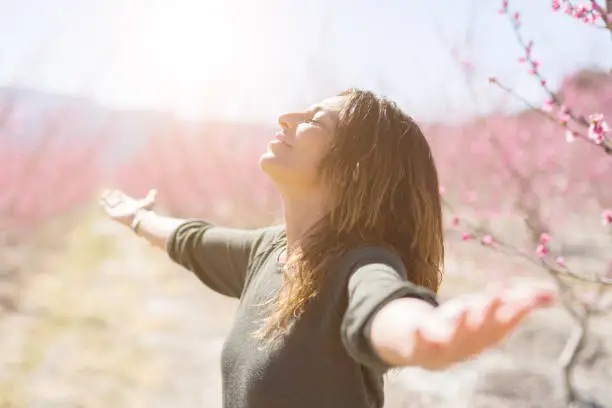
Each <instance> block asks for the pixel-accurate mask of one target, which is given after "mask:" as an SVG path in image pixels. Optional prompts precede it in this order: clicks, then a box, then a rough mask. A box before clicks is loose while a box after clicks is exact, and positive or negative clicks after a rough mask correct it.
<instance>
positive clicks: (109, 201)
mask: <svg viewBox="0 0 612 408" xmlns="http://www.w3.org/2000/svg"><path fill="white" fill-rule="evenodd" d="M121 194H122V193H121V192H120V191H119V190H110V189H106V190H104V191H103V192H102V194H101V196H100V204H102V205H104V206H106V207H110V208H113V207H115V206H116V205H117V204H119V203H120V202H121V198H122V197H121Z"/></svg>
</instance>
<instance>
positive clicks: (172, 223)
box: [100, 190, 186, 250]
mask: <svg viewBox="0 0 612 408" xmlns="http://www.w3.org/2000/svg"><path fill="white" fill-rule="evenodd" d="M155 196H156V191H155V190H151V191H149V194H147V196H146V197H144V198H142V199H136V198H132V197H130V196H128V195H126V194H124V193H123V192H121V191H119V190H106V191H104V192H103V194H102V197H101V198H100V204H101V205H102V207H103V209H104V211H105V212H106V214H107V215H108V216H109V217H110V218H111V219H112V220H113V221H116V222H118V223H119V224H122V225H125V226H126V227H130V228H132V230H133V231H134V232H135V233H136V234H137V235H138V236H140V237H143V238H144V239H146V240H147V241H149V243H151V245H154V246H156V247H158V248H161V249H164V250H165V249H166V242H167V241H168V238H169V237H170V236H171V235H172V233H173V232H174V231H175V230H176V229H177V228H178V226H179V225H181V224H183V223H184V222H185V221H186V220H184V219H180V218H171V217H164V216H162V215H158V214H156V213H155V212H153V210H152V209H153V206H154V205H155Z"/></svg>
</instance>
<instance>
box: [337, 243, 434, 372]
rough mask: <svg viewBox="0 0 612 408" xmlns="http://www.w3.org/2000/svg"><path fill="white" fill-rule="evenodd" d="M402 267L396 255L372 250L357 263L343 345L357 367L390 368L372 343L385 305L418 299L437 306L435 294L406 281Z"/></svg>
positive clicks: (353, 271)
mask: <svg viewBox="0 0 612 408" xmlns="http://www.w3.org/2000/svg"><path fill="white" fill-rule="evenodd" d="M405 276H406V274H405V271H404V266H403V263H402V262H401V259H400V258H399V257H398V256H396V255H395V254H393V253H391V252H389V251H386V250H383V249H370V250H368V251H367V252H364V254H363V256H362V257H361V258H360V260H359V261H358V262H356V263H353V264H352V271H351V274H350V277H349V279H348V288H347V289H348V304H347V308H346V311H345V314H344V317H343V319H342V324H341V336H342V342H343V344H344V346H345V348H346V350H347V352H348V354H349V355H350V356H351V357H353V358H354V359H355V360H356V361H357V362H358V363H360V364H362V365H364V366H367V367H369V368H372V369H375V370H377V371H380V372H385V371H387V369H389V368H391V367H389V366H388V365H387V364H386V363H385V362H384V361H383V360H382V359H381V358H380V357H379V356H378V355H377V354H376V352H375V351H374V349H373V348H372V345H371V342H370V325H371V322H372V318H373V317H374V315H375V314H376V312H378V311H379V310H380V309H381V308H382V307H383V306H384V305H385V304H387V303H389V302H390V301H392V300H394V299H398V298H406V297H411V298H419V299H422V300H423V301H425V302H428V303H430V304H431V305H433V306H438V302H437V300H436V296H435V294H434V293H433V292H432V291H430V290H429V289H427V288H424V287H421V286H417V285H415V284H414V283H412V282H410V281H408V280H407V279H406V277H405Z"/></svg>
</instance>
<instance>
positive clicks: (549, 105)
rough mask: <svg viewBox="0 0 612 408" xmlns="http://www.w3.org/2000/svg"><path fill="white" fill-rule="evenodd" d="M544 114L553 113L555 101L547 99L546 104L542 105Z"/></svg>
mask: <svg viewBox="0 0 612 408" xmlns="http://www.w3.org/2000/svg"><path fill="white" fill-rule="evenodd" d="M541 109H542V110H543V111H544V112H552V110H553V101H552V99H547V100H545V101H544V103H543V104H542V108H541Z"/></svg>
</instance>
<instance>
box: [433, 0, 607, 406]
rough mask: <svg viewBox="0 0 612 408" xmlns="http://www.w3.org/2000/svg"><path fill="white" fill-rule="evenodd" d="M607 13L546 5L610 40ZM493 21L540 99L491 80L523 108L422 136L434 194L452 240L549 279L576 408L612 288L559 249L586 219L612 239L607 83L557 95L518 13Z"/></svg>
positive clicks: (571, 85)
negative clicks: (584, 362)
mask: <svg viewBox="0 0 612 408" xmlns="http://www.w3.org/2000/svg"><path fill="white" fill-rule="evenodd" d="M607 3H608V4H606V5H605V6H604V5H600V4H598V3H597V2H596V1H590V2H587V3H581V4H574V3H572V2H570V1H562V0H553V1H552V11H553V12H565V13H566V14H568V16H570V17H572V18H575V19H577V20H579V21H580V22H582V23H584V24H589V25H591V26H593V27H595V28H598V29H602V30H605V31H607V32H608V34H612V24H611V21H610V14H609V13H608V12H609V11H610V10H612V4H610V3H612V2H611V1H608V2H607ZM606 10H607V11H608V12H606ZM499 13H500V14H501V15H502V16H507V17H508V19H509V21H510V24H511V27H512V29H513V31H514V33H515V35H516V39H517V41H518V42H519V44H520V45H521V46H522V48H523V50H524V54H523V55H521V56H520V57H519V58H518V64H519V65H520V66H522V67H526V69H527V72H528V74H529V75H531V76H532V77H533V78H534V80H536V81H538V83H539V85H540V86H541V87H542V89H543V91H544V93H545V94H546V96H547V97H546V100H545V102H544V103H543V105H542V106H540V107H536V106H533V105H532V104H530V103H529V102H528V101H527V100H526V99H525V98H523V97H522V96H521V95H519V94H517V93H516V92H515V91H514V90H513V89H511V88H510V87H508V86H506V85H505V84H504V83H502V82H501V81H500V80H499V79H497V78H495V77H491V78H490V79H489V82H490V83H492V84H494V85H496V86H497V87H499V88H500V89H502V90H503V91H505V92H507V93H508V94H510V95H512V96H513V97H515V98H518V99H519V100H521V101H523V102H524V103H525V105H526V106H527V108H528V110H526V111H524V112H522V113H521V114H519V115H516V116H504V115H492V116H489V117H487V118H483V119H479V120H476V121H474V122H471V123H468V124H465V125H462V126H460V127H459V128H455V129H454V130H455V132H458V134H459V136H458V137H455V138H443V137H442V136H440V137H435V136H436V133H440V134H442V133H443V132H445V131H447V129H444V128H442V127H432V129H429V131H430V134H431V135H433V136H434V137H433V138H432V140H433V143H434V150H435V151H436V154H437V156H438V157H437V159H438V163H439V166H440V172H441V178H442V180H443V182H444V187H442V188H441V193H442V194H443V197H444V199H445V204H446V207H447V210H448V213H449V215H450V217H449V218H450V221H449V227H448V229H449V236H453V235H454V236H457V237H458V238H459V239H461V240H463V241H476V242H478V243H479V244H480V245H482V246H483V247H485V248H490V249H493V250H496V251H498V252H499V253H501V254H505V255H509V256H513V257H518V258H520V259H522V260H524V261H527V262H528V263H529V264H530V265H532V266H534V267H536V268H537V269H540V270H544V271H546V272H547V273H548V275H549V276H550V277H551V278H552V279H553V281H554V282H555V283H556V284H557V286H558V288H559V290H560V292H561V301H562V304H563V306H564V307H565V309H566V310H567V312H568V313H569V315H570V316H571V317H572V318H573V319H574V321H575V329H574V332H573V333H572V334H571V336H570V338H569V339H568V341H567V344H566V347H565V350H564V351H563V353H562V355H561V356H560V366H561V368H562V372H563V379H564V397H565V401H566V402H567V405H568V406H575V404H577V403H578V402H581V401H582V402H584V401H585V398H584V397H581V396H580V395H579V393H578V391H577V389H576V387H575V385H574V375H575V368H576V366H577V363H578V357H579V354H580V352H581V351H582V350H583V348H584V346H585V344H586V340H587V335H588V333H589V323H590V321H591V318H592V317H593V316H595V315H599V314H602V313H607V312H609V309H610V305H609V304H607V303H610V302H608V301H607V300H606V298H605V295H606V294H607V293H608V292H609V288H610V285H612V260H609V261H608V264H607V266H603V267H602V268H601V270H599V271H592V270H591V269H592V268H591V267H590V266H588V265H587V264H586V263H585V262H571V261H570V260H569V257H570V255H572V254H571V253H570V251H569V250H567V248H566V250H565V251H564V247H565V246H564V245H563V244H562V243H561V242H556V241H562V240H563V236H564V233H565V234H566V233H567V231H568V230H573V234H572V235H573V236H574V237H575V238H576V237H577V239H581V240H585V239H586V238H587V237H586V234H588V233H590V230H589V232H586V231H585V232H586V233H582V234H581V235H579V233H580V232H581V230H583V229H585V230H586V228H588V227H586V226H585V223H584V217H590V218H591V219H592V220H597V219H599V222H600V223H601V224H602V225H603V227H604V229H607V231H608V236H612V234H610V232H612V231H610V228H611V224H612V211H611V208H612V188H611V187H610V175H611V174H612V132H611V129H610V127H609V125H608V124H607V123H606V118H610V117H612V77H611V76H610V74H609V73H600V72H589V71H583V72H581V73H579V74H577V75H575V76H573V77H570V78H569V79H567V80H566V81H565V83H563V84H562V86H561V87H560V90H559V91H557V92H554V91H553V90H552V89H551V88H550V87H549V85H548V82H547V80H546V78H545V76H544V74H543V67H541V64H540V62H539V61H538V59H537V58H536V54H537V53H536V51H535V45H534V42H533V41H531V40H526V39H524V38H523V35H522V33H521V18H520V14H519V12H516V11H513V10H511V8H510V4H509V1H508V0H504V1H502V6H501V9H500V11H499ZM470 69H471V65H470ZM580 142H581V143H580ZM458 151H460V152H462V154H461V155H457V154H456V152H458ZM451 203H452V204H451ZM513 214H515V215H517V216H519V217H520V219H521V220H522V222H523V226H524V229H525V231H526V232H527V236H528V241H527V242H526V243H520V242H519V243H517V242H516V241H517V240H516V239H515V236H514V235H513V234H512V233H508V232H507V230H503V229H502V230H499V231H497V230H495V229H494V228H493V226H492V225H493V224H494V222H493V221H494V220H495V218H502V217H511V216H512V215H513ZM586 224H587V225H588V223H586ZM564 227H565V230H564ZM602 233H603V235H605V230H604V231H602ZM608 246H609V245H608ZM564 252H567V254H565V253H564ZM596 252H597V251H596V250H595V248H592V247H589V246H586V247H583V248H581V249H580V250H579V251H578V254H574V255H579V256H582V257H584V256H586V257H590V258H597V253H596ZM566 255H567V256H566ZM608 256H609V251H608ZM577 258H578V257H577Z"/></svg>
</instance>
